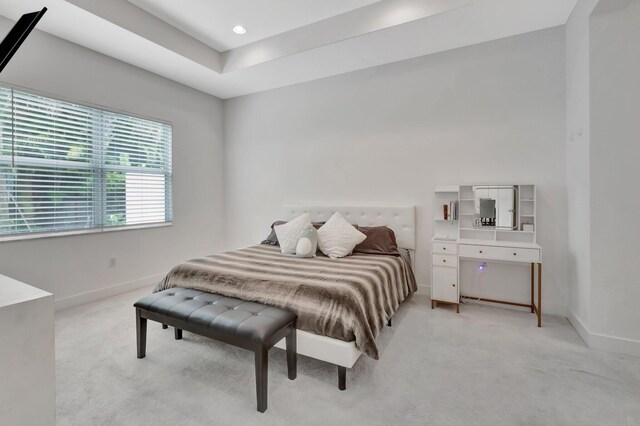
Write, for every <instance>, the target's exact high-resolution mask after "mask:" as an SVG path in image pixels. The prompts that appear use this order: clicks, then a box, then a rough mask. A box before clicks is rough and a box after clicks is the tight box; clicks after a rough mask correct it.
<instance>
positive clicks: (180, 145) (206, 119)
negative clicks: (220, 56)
mask: <svg viewBox="0 0 640 426" xmlns="http://www.w3.org/2000/svg"><path fill="white" fill-rule="evenodd" d="M45 19H46V17H45ZM10 25H11V23H10V22H9V21H8V20H6V19H4V18H0V33H5V32H7V31H8V30H9V28H10ZM140 54H144V52H140ZM0 80H2V82H5V83H10V84H15V85H19V86H23V87H26V88H29V89H32V90H36V91H40V92H44V93H46V94H49V95H51V96H53V97H61V98H64V99H68V100H72V101H76V102H88V103H91V104H98V105H104V106H106V107H108V108H112V109H118V110H123V111H129V112H131V113H134V114H140V115H144V116H148V117H154V118H159V119H162V120H167V121H170V122H172V123H173V172H174V180H173V208H174V224H173V226H172V227H163V228H156V229H146V230H128V231H121V232H112V233H105V234H91V235H83V236H70V237H56V238H45V239H36V240H27V241H18V242H3V243H0V273H2V274H4V275H7V276H10V277H13V278H15V279H18V280H20V281H23V282H25V283H28V284H31V285H34V286H37V287H39V288H42V289H44V290H47V291H49V292H51V293H53V294H54V295H55V297H56V299H57V300H59V299H60V298H65V297H68V296H72V295H78V294H81V293H85V292H89V291H94V290H96V289H100V288H103V287H108V286H113V285H115V284H119V283H124V282H128V281H132V280H139V279H141V278H144V277H149V276H155V275H157V274H162V273H166V272H167V271H168V269H170V268H171V267H172V266H173V265H175V264H176V263H177V262H179V261H181V260H185V259H188V258H192V257H195V256H201V255H206V254H210V253H212V252H216V251H219V250H220V248H221V247H222V242H221V238H222V236H223V229H224V224H223V220H224V212H223V203H222V197H223V191H224V188H223V181H222V180H223V177H224V176H223V152H222V149H223V143H222V102H221V101H220V100H219V99H217V98H214V97H212V96H209V95H206V94H203V93H200V92H198V91H196V90H193V89H190V88H187V87H185V86H182V85H180V84H177V83H174V82H171V81H170V80H167V79H164V78H161V77H158V76H156V75H154V74H151V73H148V72H146V71H143V70H140V69H138V68H135V67H132V66H130V65H127V64H125V63H122V62H119V61H116V60H114V59H111V58H109V57H107V56H104V55H101V54H98V53H95V52H93V51H90V50H88V49H85V48H82V47H79V46H77V45H75V44H71V43H68V42H66V41H63V40H61V39H58V38H56V37H53V36H50V35H47V34H44V33H41V32H38V31H36V32H34V33H33V34H32V35H31V36H30V37H29V38H28V40H27V41H26V42H25V43H24V45H23V46H22V48H21V49H20V51H19V52H18V53H17V54H16V56H15V57H14V58H13V60H12V61H11V63H10V64H9V65H8V66H7V67H6V68H5V70H4V71H3V73H2V75H1V76H0ZM111 256H114V257H116V267H115V268H109V267H108V258H109V257H111ZM103 294H108V292H107V293H103Z"/></svg>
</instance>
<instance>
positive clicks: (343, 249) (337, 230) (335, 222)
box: [318, 212, 367, 259]
mask: <svg viewBox="0 0 640 426" xmlns="http://www.w3.org/2000/svg"><path fill="white" fill-rule="evenodd" d="M366 238H367V236H366V235H364V234H363V233H362V232H360V231H358V230H357V229H356V228H355V227H354V226H353V225H352V224H350V223H349V222H347V221H346V220H345V219H344V218H343V217H342V215H341V214H340V213H338V212H335V213H334V214H333V216H331V218H329V220H328V221H327V223H325V224H324V225H322V227H321V228H320V229H318V245H319V246H320V250H321V251H322V252H323V253H324V254H325V255H326V256H329V257H330V258H331V259H337V258H339V257H345V256H347V255H348V254H349V253H351V252H352V251H353V248H354V247H355V246H357V245H358V244H360V243H361V242H363V241H364V240H365V239H366Z"/></svg>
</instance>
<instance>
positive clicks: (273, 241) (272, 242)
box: [260, 220, 287, 246]
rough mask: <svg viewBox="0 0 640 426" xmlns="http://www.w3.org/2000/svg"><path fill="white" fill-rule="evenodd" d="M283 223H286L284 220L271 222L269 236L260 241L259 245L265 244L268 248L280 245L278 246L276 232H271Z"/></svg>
mask: <svg viewBox="0 0 640 426" xmlns="http://www.w3.org/2000/svg"><path fill="white" fill-rule="evenodd" d="M285 223H287V222H286V221H284V220H276V221H275V222H273V223H272V224H271V233H270V234H269V236H268V237H267V239H266V240H264V241H262V242H261V243H260V244H267V245H270V246H279V245H280V244H278V237H277V236H276V231H274V230H273V227H274V226H277V225H284V224H285Z"/></svg>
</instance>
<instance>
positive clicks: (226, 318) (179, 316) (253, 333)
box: [133, 288, 297, 413]
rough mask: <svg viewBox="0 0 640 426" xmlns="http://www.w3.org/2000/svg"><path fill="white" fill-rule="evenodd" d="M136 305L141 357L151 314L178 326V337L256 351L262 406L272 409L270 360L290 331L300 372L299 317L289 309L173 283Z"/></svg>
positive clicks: (290, 350)
mask: <svg viewBox="0 0 640 426" xmlns="http://www.w3.org/2000/svg"><path fill="white" fill-rule="evenodd" d="M133 306H134V307H135V308H136V332H137V339H138V358H144V357H145V349H146V341H147V319H150V320H152V321H157V322H159V323H161V324H162V325H163V328H166V325H170V326H172V327H174V328H175V338H176V340H179V339H181V338H182V330H186V331H189V332H191V333H194V334H199V335H201V336H205V337H209V338H211V339H215V340H218V341H221V342H224V343H228V344H230V345H234V346H238V347H240V348H243V349H248V350H250V351H253V352H254V353H255V369H256V394H257V397H258V411H260V412H261V413H264V411H265V410H266V409H267V382H268V381H267V366H268V354H269V349H271V348H272V347H273V345H275V344H276V343H278V342H279V341H280V340H282V339H283V338H285V337H286V339H287V340H286V346H287V369H288V374H289V379H291V380H294V379H295V378H296V361H297V359H296V356H297V355H296V319H297V316H296V315H295V314H293V313H292V312H289V311H287V310H285V309H281V308H276V307H273V306H267V305H262V304H260V303H254V302H245V301H242V300H239V299H233V298H230V297H224V296H220V295H218V294H212V293H206V292H203V291H199V290H193V289H183V288H172V289H168V290H164V291H160V292H158V293H154V294H152V295H149V296H146V297H143V298H142V299H140V300H139V301H138V302H136V303H135V304H134V305H133Z"/></svg>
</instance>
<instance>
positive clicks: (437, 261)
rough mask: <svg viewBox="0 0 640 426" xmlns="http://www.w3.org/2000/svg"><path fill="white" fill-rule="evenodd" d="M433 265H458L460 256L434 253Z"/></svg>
mask: <svg viewBox="0 0 640 426" xmlns="http://www.w3.org/2000/svg"><path fill="white" fill-rule="evenodd" d="M431 260H432V261H431V266H448V267H450V268H457V267H458V256H449V255H447V254H434V255H433V257H432V258H431Z"/></svg>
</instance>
